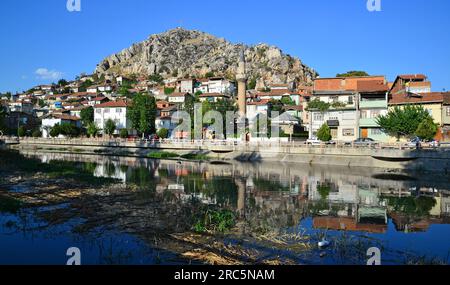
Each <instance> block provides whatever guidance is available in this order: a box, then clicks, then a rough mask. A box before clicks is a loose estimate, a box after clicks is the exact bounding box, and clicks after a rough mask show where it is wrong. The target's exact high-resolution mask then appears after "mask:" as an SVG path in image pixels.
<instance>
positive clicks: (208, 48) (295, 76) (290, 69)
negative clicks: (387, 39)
mask: <svg viewBox="0 0 450 285" xmlns="http://www.w3.org/2000/svg"><path fill="white" fill-rule="evenodd" d="M242 48H244V50H245V57H246V61H247V73H248V77H249V81H250V82H254V83H257V84H258V85H265V84H271V83H292V82H295V83H297V84H311V83H312V80H313V79H314V78H315V77H316V76H317V73H316V72H315V71H314V70H313V69H311V68H309V67H308V66H306V65H304V64H303V63H302V62H301V61H300V59H298V58H295V57H292V56H290V55H286V54H284V53H283V52H282V51H281V50H280V49H279V48H277V47H274V46H269V45H267V44H258V45H256V46H247V45H243V44H232V43H230V42H228V41H226V40H225V39H223V38H217V37H214V36H212V35H209V34H206V33H203V32H199V31H191V30H185V29H182V28H177V29H174V30H170V31H167V32H165V33H162V34H156V35H151V36H150V37H149V38H148V39H147V40H145V41H143V42H141V43H137V44H133V45H132V46H131V47H129V48H127V49H125V50H123V51H121V52H119V53H117V54H114V55H111V56H109V57H107V58H105V59H104V60H103V61H102V62H101V63H100V64H98V65H97V68H96V70H95V72H96V73H97V74H99V75H101V74H112V75H130V74H138V75H152V74H156V73H157V74H161V75H162V76H163V77H164V78H169V77H179V78H188V77H197V78H201V77H204V76H207V75H214V76H224V77H226V78H228V79H231V80H234V79H235V75H236V70H237V66H238V59H239V54H240V51H241V50H242Z"/></svg>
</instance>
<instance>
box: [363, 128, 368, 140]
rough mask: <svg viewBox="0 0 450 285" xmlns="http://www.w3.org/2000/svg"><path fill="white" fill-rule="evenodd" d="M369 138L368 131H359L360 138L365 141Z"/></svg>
mask: <svg viewBox="0 0 450 285" xmlns="http://www.w3.org/2000/svg"><path fill="white" fill-rule="evenodd" d="M368 137H369V129H367V128H366V129H361V138H363V139H366V138H368Z"/></svg>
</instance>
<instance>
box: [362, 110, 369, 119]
mask: <svg viewBox="0 0 450 285" xmlns="http://www.w3.org/2000/svg"><path fill="white" fill-rule="evenodd" d="M368 113H369V112H367V111H361V119H367V117H368Z"/></svg>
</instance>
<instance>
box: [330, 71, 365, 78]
mask: <svg viewBox="0 0 450 285" xmlns="http://www.w3.org/2000/svg"><path fill="white" fill-rule="evenodd" d="M354 76H369V74H368V73H367V72H365V71H361V70H352V71H348V72H346V73H338V74H336V77H354Z"/></svg>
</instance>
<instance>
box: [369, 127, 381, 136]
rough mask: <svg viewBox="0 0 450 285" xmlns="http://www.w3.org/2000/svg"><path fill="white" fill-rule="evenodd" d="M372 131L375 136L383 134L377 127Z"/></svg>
mask: <svg viewBox="0 0 450 285" xmlns="http://www.w3.org/2000/svg"><path fill="white" fill-rule="evenodd" d="M370 133H371V134H372V135H374V136H380V135H382V134H383V131H382V130H381V129H378V128H376V129H372V130H371V131H370Z"/></svg>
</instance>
